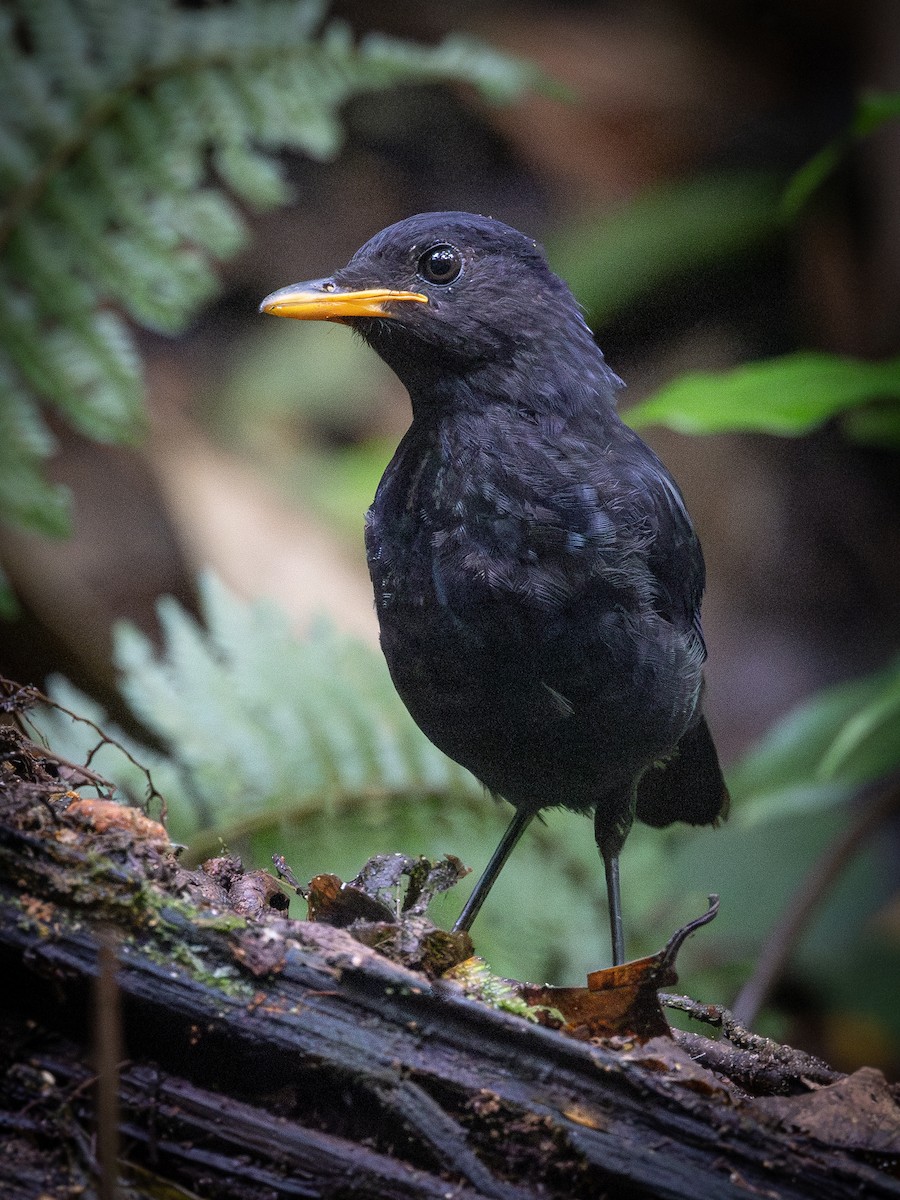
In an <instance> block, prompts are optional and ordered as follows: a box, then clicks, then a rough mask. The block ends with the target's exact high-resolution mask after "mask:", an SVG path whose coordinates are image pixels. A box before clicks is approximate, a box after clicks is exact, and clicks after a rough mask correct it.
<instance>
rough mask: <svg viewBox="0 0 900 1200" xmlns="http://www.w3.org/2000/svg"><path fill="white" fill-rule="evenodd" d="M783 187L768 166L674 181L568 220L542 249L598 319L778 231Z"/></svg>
mask: <svg viewBox="0 0 900 1200" xmlns="http://www.w3.org/2000/svg"><path fill="white" fill-rule="evenodd" d="M783 186H784V180H783V177H782V176H780V175H778V174H777V173H774V172H772V171H712V172H709V173H707V174H703V175H698V176H695V177H694V178H690V179H686V180H677V181H675V182H673V183H667V184H665V185H662V186H660V187H658V188H654V189H653V190H652V191H649V192H647V193H645V194H644V195H643V196H639V197H637V198H636V199H635V200H633V201H632V202H631V203H629V204H627V205H625V206H623V207H622V208H620V209H619V210H618V211H617V212H614V213H611V214H609V215H607V216H605V217H603V218H601V219H598V218H596V217H593V218H591V219H590V220H587V221H580V222H577V223H575V224H572V225H568V226H567V227H566V228H565V229H563V230H560V231H558V232H557V233H555V234H554V235H553V236H552V237H549V238H547V240H546V250H547V255H548V257H549V260H550V263H551V265H552V266H553V269H554V270H555V271H556V272H557V273H558V274H559V275H561V276H562V277H563V279H565V280H566V282H567V283H568V284H569V286H570V287H571V289H572V291H573V292H574V293H575V295H576V296H577V297H578V299H579V301H580V302H581V304H582V305H583V306H584V308H585V310H586V313H587V316H588V319H589V320H590V321H591V322H593V323H595V324H597V323H601V322H603V321H605V320H607V319H608V318H609V317H610V316H612V314H613V313H615V312H617V311H619V310H621V309H622V308H624V307H625V306H626V305H628V304H630V303H632V302H633V301H634V300H637V299H639V298H640V297H641V296H644V295H646V294H647V293H648V292H650V291H651V290H653V289H655V288H660V287H663V286H664V285H665V284H666V283H667V282H669V280H671V279H673V278H676V277H677V276H679V275H686V274H689V273H692V272H696V271H698V270H700V269H702V268H703V267H705V266H708V265H709V264H711V263H720V262H722V261H724V260H727V259H730V258H733V257H734V256H736V255H738V254H741V253H745V252H747V251H748V250H750V249H752V248H753V247H754V246H758V245H759V244H760V243H761V242H762V241H764V240H766V239H768V238H771V237H773V236H775V235H776V234H777V233H779V232H780V231H781V229H782V227H783V217H782V213H781V207H780V202H781V195H782V189H783Z"/></svg>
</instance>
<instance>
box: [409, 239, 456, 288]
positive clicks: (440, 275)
mask: <svg viewBox="0 0 900 1200" xmlns="http://www.w3.org/2000/svg"><path fill="white" fill-rule="evenodd" d="M416 271H417V272H418V275H419V278H420V279H424V280H425V282H426V283H445V284H446V283H453V282H454V280H456V279H458V278H459V276H460V272H461V271H462V255H461V254H460V252H459V251H458V250H457V249H456V247H455V246H450V245H447V244H446V243H443V244H442V245H440V246H432V247H431V249H430V250H426V251H425V253H424V254H423V255H422V257H421V258H420V259H419V265H418V266H417V267H416Z"/></svg>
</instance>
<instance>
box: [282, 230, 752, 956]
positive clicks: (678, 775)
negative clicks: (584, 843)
mask: <svg viewBox="0 0 900 1200" xmlns="http://www.w3.org/2000/svg"><path fill="white" fill-rule="evenodd" d="M260 307H261V311H263V312H267V313H272V314H274V315H276V316H285V317H297V318H300V319H301V320H326V321H341V322H344V323H346V324H348V325H350V326H352V327H353V328H354V329H355V330H356V331H357V332H358V333H359V334H360V335H361V336H362V337H363V338H364V339H365V341H366V342H368V344H369V345H370V346H371V347H372V348H373V349H374V350H375V351H376V352H377V353H378V354H379V355H380V356H381V357H382V358H383V359H384V361H385V362H386V363H387V364H388V366H390V367H391V368H392V369H393V370H394V371H395V372H396V374H397V375H398V376H399V378H400V379H401V381H402V382H403V383H404V384H405V386H406V388H407V389H408V391H409V395H410V399H411V401H412V412H413V419H412V424H411V425H410V427H409V430H408V431H407V433H406V435H405V437H404V438H403V440H402V441H401V443H400V445H399V447H398V448H397V452H396V454H395V455H394V457H393V459H392V460H391V463H390V465H389V466H388V468H387V470H386V471H385V473H384V476H383V478H382V480H381V483H380V485H379V487H378V491H377V493H376V496H375V501H374V503H373V505H372V507H371V509H370V510H369V512H368V514H367V518H366V549H367V554H368V561H369V570H370V573H371V576H372V583H373V585H374V589H375V604H376V607H377V610H378V619H379V623H380V626H381V645H382V648H383V650H384V654H385V657H386V659H387V663H388V667H389V668H390V672H391V676H392V677H393V680H394V683H395V685H396V687H397V691H398V692H399V693H400V695H401V697H402V698H403V701H404V703H405V704H406V706H407V708H408V709H409V711H410V713H411V714H412V716H413V718H414V719H415V721H416V722H417V724H418V725H419V727H420V728H421V729H422V730H423V731H424V732H425V734H427V736H428V737H429V738H430V739H431V741H433V742H434V743H435V745H437V746H439V747H440V748H441V749H442V750H443V751H445V753H447V754H448V755H449V756H450V757H451V758H453V759H455V760H456V761H457V762H459V763H462V765H463V766H465V767H468V769H469V770H470V771H472V773H473V774H474V775H475V776H476V777H477V778H478V779H480V780H481V781H482V782H483V783H484V784H485V786H486V787H487V788H489V789H490V791H491V792H493V793H495V794H497V795H499V796H503V797H505V799H506V800H508V801H509V802H510V804H512V805H513V807H514V809H515V814H514V816H513V818H512V820H511V822H510V825H509V827H508V829H507V831H506V833H505V834H504V836H503V839H502V840H501V842H500V845H499V846H498V847H497V850H496V851H495V853H494V856H493V858H492V859H491V861H490V863H489V864H488V866H487V868H486V870H485V872H484V875H483V876H482V878H481V879H480V881H479V882H478V884H477V885H476V887H475V890H474V891H473V893H472V896H471V897H470V899H469V901H468V903H467V904H466V906H465V908H464V909H463V911H462V914H461V915H460V917H459V920H458V921H457V922H456V925H455V926H454V928H455V929H458V930H459V929H468V928H469V926H470V925H471V924H472V921H473V920H474V919H475V916H476V914H477V913H478V911H479V909H480V908H481V905H482V903H483V902H484V899H485V897H486V896H487V894H488V891H489V890H490V888H491V886H492V884H493V882H494V880H495V879H496V877H497V875H498V874H499V872H500V870H501V868H502V867H503V864H504V863H505V862H506V859H507V858H508V857H509V854H510V852H511V851H512V849H513V847H514V846H515V845H516V843H517V841H518V840H519V838H520V837H521V835H522V833H523V832H524V831H525V829H526V827H527V826H528V824H529V822H530V821H531V820H532V818H533V817H534V816H535V814H536V813H538V812H539V811H540V810H541V809H542V808H550V807H555V806H560V807H563V808H568V809H572V810H574V811H575V812H583V813H589V812H593V814H594V831H595V836H596V840H597V846H598V847H599V850H600V853H601V855H602V857H603V861H604V864H605V870H606V884H607V895H608V900H609V909H610V923H611V928H612V947H613V961H614V962H615V963H621V962H623V961H624V939H623V933H622V916H621V903H620V898H619V852H620V850H621V848H622V845H623V843H624V841H625V838H626V836H627V834H628V831H629V829H630V827H631V823H632V820H633V819H634V817H635V816H637V818H638V819H639V820H641V821H645V822H646V823H647V824H649V825H656V826H662V825H668V824H670V823H671V822H673V821H687V822H689V823H690V824H692V825H705V824H709V823H715V822H716V821H717V819H718V818H720V817H723V816H724V815H725V812H726V809H727V803H728V794H727V791H726V789H725V785H724V782H723V780H722V774H721V770H720V768H719V763H718V759H717V757H716V751H715V747H714V746H713V742H712V739H711V737H710V734H709V730H708V728H707V725H706V721H705V719H704V717H703V715H702V711H701V692H702V685H703V680H702V667H703V662H704V660H705V657H706V649H705V646H704V643H703V635H702V632H701V629H700V599H701V595H702V592H703V586H704V566H703V556H702V553H701V550H700V544H699V542H698V540H697V537H696V534H695V533H694V529H693V527H692V525H691V521H690V518H689V516H688V514H687V511H686V510H685V506H684V501H683V499H682V496H681V493H680V491H679V490H678V487H677V485H676V484H675V482H674V480H673V479H672V477H671V476H670V475H669V473H668V471H667V470H666V468H665V467H664V466H663V465H662V463H661V462H660V460H659V459H658V458H657V457H656V455H655V454H654V453H653V451H652V450H650V448H649V447H648V446H647V445H645V443H644V442H642V441H641V439H640V438H639V437H638V436H637V434H636V433H634V432H633V431H632V430H631V429H629V428H628V427H627V426H626V425H624V424H623V423H622V421H621V420H620V419H619V417H618V415H617V414H616V408H615V399H616V391H617V390H618V389H619V388H620V387H621V386H622V381H621V380H620V379H619V378H618V377H617V376H616V375H615V374H614V373H613V372H612V371H611V370H610V368H609V367H608V366H607V365H606V362H605V360H604V358H603V355H602V353H601V352H600V350H599V349H598V347H597V345H596V343H595V342H594V339H593V336H592V334H591V331H590V329H589V328H588V326H587V324H586V323H585V321H584V319H583V317H582V315H581V313H580V311H579V308H578V305H577V303H576V301H575V299H574V297H573V296H572V294H571V292H570V291H569V289H568V287H567V286H566V284H565V283H563V281H562V280H561V279H559V278H558V277H557V276H556V275H554V274H553V272H552V271H551V270H550V268H549V267H548V265H547V263H546V260H545V258H544V256H543V253H542V251H541V249H540V247H539V246H538V245H537V243H536V242H534V241H533V240H532V239H531V238H529V237H526V236H525V235H524V234H522V233H519V232H518V231H517V230H515V229H511V228H510V227H509V226H508V225H504V224H502V223H501V222H500V221H496V220H493V219H491V218H486V217H480V216H473V215H472V214H470V213H461V212H443V213H440V212H439V213H422V214H420V215H419V216H415V217H410V218H409V219H407V220H404V221H400V222H398V223H397V224H396V225H391V226H390V227H389V228H387V229H384V230H382V232H381V233H379V234H377V235H376V236H375V237H373V238H372V239H371V241H369V242H367V243H366V244H365V245H364V246H363V247H362V248H361V249H360V250H358V251H357V252H356V254H354V256H353V257H352V258H351V260H350V262H349V263H348V264H347V266H346V267H343V268H342V269H341V270H339V271H337V272H336V273H335V274H334V275H332V276H331V277H330V278H328V279H318V280H315V281H313V282H310V283H302V284H295V285H292V286H291V287H287V288H282V289H281V290H280V291H277V292H274V293H273V294H272V295H271V296H268V297H267V298H266V299H265V300H264V301H263V303H262V305H261V306H260Z"/></svg>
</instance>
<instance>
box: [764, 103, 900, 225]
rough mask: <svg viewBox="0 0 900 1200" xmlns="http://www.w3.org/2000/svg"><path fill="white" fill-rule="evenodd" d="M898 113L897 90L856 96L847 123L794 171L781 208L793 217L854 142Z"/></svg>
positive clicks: (892, 119) (843, 158)
mask: <svg viewBox="0 0 900 1200" xmlns="http://www.w3.org/2000/svg"><path fill="white" fill-rule="evenodd" d="M898 117H900V92H865V93H864V94H863V95H862V96H861V97H860V99H859V102H858V103H857V106H856V112H855V114H854V116H853V120H852V121H851V122H850V125H849V126H848V127H847V128H846V129H845V130H843V131H842V132H841V133H840V134H838V136H837V137H836V138H834V140H833V141H831V142H829V143H828V145H827V146H823V147H822V149H821V150H820V151H819V153H818V154H815V155H814V156H813V157H812V158H811V159H810V160H809V162H806V163H804V164H803V166H802V167H801V168H800V169H799V171H796V172H795V173H794V175H793V177H792V178H791V180H790V182H789V183H788V186H787V188H786V189H785V193H784V196H783V197H782V208H783V210H784V214H785V216H786V217H787V218H788V220H794V219H795V218H796V217H797V216H798V215H799V213H800V210H801V209H802V208H803V207H804V206H805V205H806V204H808V203H809V201H810V200H811V198H812V197H813V195H814V194H815V193H816V192H817V191H818V189H819V188H820V187H821V186H822V184H823V183H824V182H825V180H826V179H827V178H828V177H829V175H831V174H832V173H833V172H834V171H835V170H836V169H837V168H838V167H839V166H840V164H841V163H842V162H843V161H844V160H845V159H846V157H847V155H848V154H849V152H850V150H851V149H852V148H853V146H854V144H855V143H856V142H857V141H859V140H860V139H861V138H865V137H869V136H870V135H871V134H873V133H874V132H875V131H876V130H877V129H880V128H881V126H882V125H884V124H885V123H886V122H888V121H896V120H897V118H898Z"/></svg>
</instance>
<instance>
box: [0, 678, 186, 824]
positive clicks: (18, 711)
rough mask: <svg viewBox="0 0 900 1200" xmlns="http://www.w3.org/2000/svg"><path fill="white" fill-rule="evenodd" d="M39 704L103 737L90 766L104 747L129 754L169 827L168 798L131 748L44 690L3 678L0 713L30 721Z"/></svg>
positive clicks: (93, 779)
mask: <svg viewBox="0 0 900 1200" xmlns="http://www.w3.org/2000/svg"><path fill="white" fill-rule="evenodd" d="M37 703H40V704H46V705H47V706H48V707H49V708H55V709H56V711H57V712H61V713H64V714H65V715H66V716H67V717H70V718H71V719H72V720H73V721H79V722H80V723H81V724H82V725H87V726H89V727H90V728H91V729H93V730H94V732H95V733H96V734H97V736H98V737H99V738H100V742H99V744H98V745H96V746H95V747H94V748H93V749H92V750H91V752H90V754H89V755H88V763H90V761H91V759H92V758H93V757H94V755H95V754H96V753H97V751H98V750H99V749H100V747H101V746H115V748H116V749H117V750H119V751H121V753H122V754H124V755H125V757H126V758H127V759H128V761H129V762H130V763H131V764H132V766H135V767H137V769H138V770H139V771H140V772H141V774H142V775H143V776H144V778H145V779H146V780H147V804H148V805H149V804H150V801H151V800H158V801H159V819H160V821H161V822H162V823H163V825H165V823H166V817H167V816H168V806H167V804H166V799H165V797H164V796H163V795H162V794H161V793H160V792H158V791H157V789H156V785H155V784H154V782H153V776H152V775H151V774H150V768H149V767H145V766H144V764H143V763H141V762H138V760H137V759H136V758H135V757H134V755H133V754H132V753H131V751H130V750H128V749H127V747H125V746H123V745H122V743H121V742H119V741H117V740H116V739H115V738H114V737H110V735H109V734H108V733H106V732H105V731H104V730H103V729H101V728H100V726H99V725H98V724H97V723H96V721H92V720H91V719H90V717H83V716H82V715H81V714H80V713H76V712H73V711H72V710H71V709H70V708H66V707H65V706H64V705H62V704H59V703H57V701H56V700H51V698H50V697H49V696H47V695H45V694H44V693H43V692H42V691H41V690H40V688H36V687H34V686H33V685H30V684H29V685H28V686H26V687H23V686H22V685H21V684H18V683H14V682H13V681H12V680H11V679H7V678H6V677H5V676H3V675H0V711H9V712H14V713H15V715H16V718H17V720H18V721H19V722H21V721H23V720H25V721H27V716H26V711H27V709H28V708H29V707H31V705H32V704H37ZM20 728H21V725H20ZM31 732H33V731H31ZM29 736H30V735H29ZM42 753H45V754H46V757H47V758H48V759H52V760H53V761H54V762H58V763H60V764H61V765H62V766H65V767H70V768H73V769H74V770H77V771H81V772H82V774H83V775H84V777H85V780H86V782H89V783H92V784H94V785H100V786H103V787H108V788H113V785H112V784H111V783H109V781H108V780H106V779H104V778H103V777H102V776H101V775H98V774H97V773H96V772H94V771H91V770H90V768H89V767H88V766H87V765H85V766H78V765H77V764H75V763H72V762H69V761H68V759H64V758H61V757H60V756H59V755H58V754H55V753H54V752H53V751H51V750H47V751H43V750H42Z"/></svg>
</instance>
